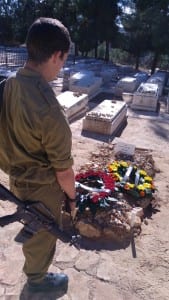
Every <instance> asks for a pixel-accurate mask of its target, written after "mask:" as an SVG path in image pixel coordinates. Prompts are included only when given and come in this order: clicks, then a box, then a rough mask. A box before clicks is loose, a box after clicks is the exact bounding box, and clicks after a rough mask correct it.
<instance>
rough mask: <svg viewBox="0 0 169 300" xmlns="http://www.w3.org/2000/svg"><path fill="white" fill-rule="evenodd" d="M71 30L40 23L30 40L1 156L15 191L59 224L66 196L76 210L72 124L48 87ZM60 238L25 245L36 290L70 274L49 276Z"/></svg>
mask: <svg viewBox="0 0 169 300" xmlns="http://www.w3.org/2000/svg"><path fill="white" fill-rule="evenodd" d="M70 43H71V40H70V36H69V32H68V30H67V28H65V26H64V25H63V24H62V23H61V22H60V21H58V20H56V19H52V18H39V19H38V20H36V21H35V22H34V23H33V24H32V26H31V27H30V29H29V31H28V35H27V39H26V46H27V52H28V59H27V62H26V63H25V65H24V67H23V68H20V69H19V70H18V71H17V72H16V74H15V75H14V76H12V77H10V78H9V79H8V80H7V82H6V84H5V88H4V98H3V106H2V109H1V143H0V156H1V158H3V161H2V159H1V164H0V165H1V167H2V169H3V170H4V171H5V172H6V173H8V174H9V179H10V189H11V191H12V192H13V193H14V194H15V195H16V196H18V197H19V198H21V199H22V200H23V201H25V200H33V201H41V202H43V203H44V204H45V205H46V206H47V207H48V208H49V209H50V210H51V212H52V213H53V214H54V215H55V217H56V222H57V223H58V224H60V220H61V205H62V202H63V200H64V199H65V194H66V195H67V196H68V197H69V199H70V200H69V203H70V208H71V210H73V209H74V208H75V205H76V203H75V180H74V171H73V168H72V166H73V158H72V155H71V147H72V136H71V131H70V127H69V125H68V121H67V119H66V117H65V115H64V112H63V110H62V108H61V106H60V105H59V103H58V101H57V99H56V97H55V94H54V92H53V90H52V88H51V86H50V85H49V82H50V81H52V80H53V79H55V78H56V76H57V74H58V72H59V71H60V69H61V68H62V67H63V65H64V63H65V61H66V59H67V56H68V51H69V47H70ZM55 246H56V238H55V237H54V236H53V235H52V234H51V233H49V232H48V231H46V230H40V231H39V232H38V233H37V234H35V235H33V236H32V237H31V238H30V239H28V240H27V241H26V242H25V243H24V244H23V253H24V256H25V264H24V268H23V270H24V272H25V274H26V276H27V278H28V280H27V283H28V287H29V289H30V290H31V291H35V292H36V291H44V290H45V291H46V290H57V289H59V288H60V287H62V286H63V285H67V283H68V277H67V275H65V274H63V273H61V274H55V273H48V272H47V271H48V268H49V266H50V264H51V262H52V259H53V256H54V253H55Z"/></svg>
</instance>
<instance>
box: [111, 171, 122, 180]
mask: <svg viewBox="0 0 169 300" xmlns="http://www.w3.org/2000/svg"><path fill="white" fill-rule="evenodd" d="M112 177H113V178H114V180H115V181H121V180H122V178H121V176H120V175H119V174H118V173H116V172H115V173H113V174H112Z"/></svg>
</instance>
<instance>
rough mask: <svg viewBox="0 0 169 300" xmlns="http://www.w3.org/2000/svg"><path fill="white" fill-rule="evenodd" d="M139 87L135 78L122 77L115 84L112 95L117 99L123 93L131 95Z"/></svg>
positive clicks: (138, 82)
mask: <svg viewBox="0 0 169 300" xmlns="http://www.w3.org/2000/svg"><path fill="white" fill-rule="evenodd" d="M139 85H140V81H139V80H138V79H137V78H136V77H134V76H133V77H130V76H128V77H124V78H122V79H120V80H119V81H118V82H117V84H116V86H115V90H114V94H115V96H117V97H121V96H122V93H123V92H127V93H132V92H134V91H136V89H137V88H138V86H139Z"/></svg>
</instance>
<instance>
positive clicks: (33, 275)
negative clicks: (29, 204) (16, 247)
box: [10, 180, 64, 282]
mask: <svg viewBox="0 0 169 300" xmlns="http://www.w3.org/2000/svg"><path fill="white" fill-rule="evenodd" d="M10 189H11V191H12V192H13V193H14V194H15V195H16V196H17V197H18V198H20V199H22V200H33V201H41V202H43V203H44V204H45V205H46V206H47V207H48V208H49V209H50V210H51V212H52V214H53V215H54V216H55V218H56V222H57V223H58V224H61V206H62V201H63V200H64V193H63V192H62V191H61V190H60V189H59V187H58V185H57V184H56V183H53V184H49V185H37V186H35V185H34V186H33V187H32V186H31V185H27V186H26V185H22V184H21V183H19V185H18V184H17V183H16V182H15V181H12V180H11V181H10ZM56 240H57V237H55V236H54V235H53V234H51V233H50V232H48V231H47V230H44V229H41V230H39V231H38V232H37V233H35V234H34V235H33V237H31V238H30V239H28V240H26V242H25V243H24V244H23V254H24V256H25V264H24V267H23V271H24V273H25V274H26V276H27V277H28V280H29V281H33V282H40V281H41V280H42V279H43V278H44V275H45V273H46V272H47V270H48V268H49V266H50V264H51V262H52V259H53V257H54V253H55V247H56Z"/></svg>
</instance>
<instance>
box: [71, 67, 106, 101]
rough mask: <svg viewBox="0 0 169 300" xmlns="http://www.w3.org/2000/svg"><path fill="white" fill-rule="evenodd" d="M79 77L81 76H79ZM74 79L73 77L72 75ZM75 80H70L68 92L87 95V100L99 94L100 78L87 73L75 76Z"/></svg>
mask: <svg viewBox="0 0 169 300" xmlns="http://www.w3.org/2000/svg"><path fill="white" fill-rule="evenodd" d="M80 75H81V76H80ZM74 78H75V75H74ZM76 78H77V79H73V80H72V79H70V83H69V90H70V91H72V92H80V93H83V94H87V95H88V97H89V99H92V98H93V97H95V96H96V95H97V94H99V93H100V92H101V85H102V78H101V77H96V76H93V75H92V73H91V75H90V74H89V73H86V75H85V73H83V74H80V72H79V73H78V74H77V75H76Z"/></svg>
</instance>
